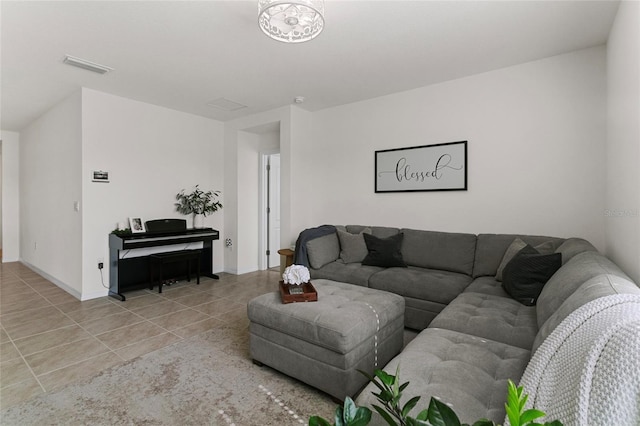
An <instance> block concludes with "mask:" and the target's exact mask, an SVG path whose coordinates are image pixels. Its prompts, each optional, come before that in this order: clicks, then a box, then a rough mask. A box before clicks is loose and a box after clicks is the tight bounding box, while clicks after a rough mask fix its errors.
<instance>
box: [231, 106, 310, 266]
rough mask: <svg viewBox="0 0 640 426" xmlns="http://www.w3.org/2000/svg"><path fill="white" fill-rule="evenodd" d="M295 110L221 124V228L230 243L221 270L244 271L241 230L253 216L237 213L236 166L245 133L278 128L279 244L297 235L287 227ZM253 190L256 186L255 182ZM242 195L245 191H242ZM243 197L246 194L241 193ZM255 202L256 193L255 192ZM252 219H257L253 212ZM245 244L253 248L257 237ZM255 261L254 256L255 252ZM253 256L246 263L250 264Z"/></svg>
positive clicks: (285, 110) (278, 111) (289, 215)
mask: <svg viewBox="0 0 640 426" xmlns="http://www.w3.org/2000/svg"><path fill="white" fill-rule="evenodd" d="M296 110H298V108H296V107H283V108H278V109H274V110H271V111H267V112H265V113H260V114H254V115H251V116H247V117H242V118H239V119H237V120H231V121H228V122H225V126H224V143H225V172H224V187H225V192H226V193H227V194H228V197H227V198H226V202H227V204H226V206H225V208H227V214H226V215H225V224H224V229H225V233H226V237H227V238H230V239H231V240H232V241H233V246H232V247H228V248H226V249H225V271H227V272H229V273H238V272H240V271H244V270H245V266H244V262H246V261H247V258H246V257H245V256H244V254H243V253H245V252H244V249H243V246H244V244H245V243H247V242H246V241H245V240H246V237H245V235H246V234H245V233H243V231H242V228H243V227H244V226H252V224H251V222H252V221H253V217H248V218H245V217H243V216H242V214H244V213H241V212H240V211H239V208H240V206H241V205H242V201H241V200H239V198H240V197H241V196H243V195H242V194H243V190H242V188H241V187H240V186H239V182H240V173H241V169H240V168H239V164H240V163H241V161H242V160H241V159H240V156H239V152H240V151H242V150H243V148H242V147H241V145H242V144H241V141H242V140H243V138H246V134H247V133H251V132H255V131H256V130H255V129H256V128H263V127H264V126H266V127H269V126H277V127H279V128H280V163H281V181H282V187H281V199H280V205H281V228H280V241H282V242H284V241H290V240H291V239H294V240H295V237H296V236H297V232H299V231H298V230H297V229H293V228H292V226H291V223H292V216H291V207H290V206H291V199H292V194H291V169H292V164H291V155H292V154H291V152H292V149H291V146H292V140H291V138H292V133H293V132H292V127H294V126H293V124H292V115H293V114H294V111H296ZM256 188H257V183H256ZM244 192H246V190H245V191H244ZM245 195H246V194H245ZM256 199H257V192H256ZM255 217H258V215H257V212H256V213H255ZM250 238H251V240H250V241H249V242H248V244H250V245H252V246H253V245H254V241H255V242H257V241H258V238H259V236H258V235H257V234H256V235H255V236H251V237H250ZM285 247H286V246H285ZM256 258H257V253H256ZM252 259H253V255H252V257H251V259H249V261H251V262H252V261H253V260H252Z"/></svg>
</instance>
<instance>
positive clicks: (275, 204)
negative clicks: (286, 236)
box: [267, 154, 282, 268]
mask: <svg viewBox="0 0 640 426" xmlns="http://www.w3.org/2000/svg"><path fill="white" fill-rule="evenodd" d="M268 176H269V191H268V195H267V198H268V199H267V205H268V210H267V214H268V223H269V226H268V231H267V232H268V233H269V236H268V241H269V254H270V255H269V256H267V259H268V260H267V262H268V264H267V267H268V268H275V267H278V266H280V255H279V254H278V250H280V249H281V248H282V247H280V154H272V155H270V156H269V171H268Z"/></svg>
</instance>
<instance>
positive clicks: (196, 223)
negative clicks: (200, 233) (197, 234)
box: [193, 213, 204, 229]
mask: <svg viewBox="0 0 640 426" xmlns="http://www.w3.org/2000/svg"><path fill="white" fill-rule="evenodd" d="M193 227H194V228H196V229H198V228H204V216H203V215H201V214H195V213H194V214H193Z"/></svg>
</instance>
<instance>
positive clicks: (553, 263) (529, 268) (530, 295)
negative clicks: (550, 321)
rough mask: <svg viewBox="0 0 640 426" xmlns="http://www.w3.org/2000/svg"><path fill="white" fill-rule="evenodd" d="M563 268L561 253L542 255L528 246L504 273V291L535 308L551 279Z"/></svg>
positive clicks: (506, 267) (515, 257)
mask: <svg viewBox="0 0 640 426" xmlns="http://www.w3.org/2000/svg"><path fill="white" fill-rule="evenodd" d="M561 266H562V255H561V254H560V253H552V254H540V253H539V252H538V250H536V249H535V248H533V247H531V246H530V245H529V244H527V245H526V246H525V247H524V248H523V249H522V250H520V251H519V252H518V254H516V255H515V256H514V257H513V259H511V261H510V262H509V263H508V264H507V266H505V268H504V271H503V272H502V287H503V288H504V290H505V291H506V292H507V293H508V294H509V296H511V297H512V298H514V299H515V300H517V301H518V302H520V303H522V304H523V305H526V306H533V305H535V304H536V301H537V300H538V296H540V292H541V291H542V288H543V287H544V285H545V284H546V283H547V281H549V278H551V276H552V275H553V274H555V272H556V271H557V270H558V269H560V267H561Z"/></svg>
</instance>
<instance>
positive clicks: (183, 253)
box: [149, 249, 202, 293]
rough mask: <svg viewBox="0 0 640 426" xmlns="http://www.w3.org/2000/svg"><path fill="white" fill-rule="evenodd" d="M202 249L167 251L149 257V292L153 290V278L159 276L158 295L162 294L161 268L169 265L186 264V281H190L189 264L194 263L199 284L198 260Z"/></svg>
mask: <svg viewBox="0 0 640 426" xmlns="http://www.w3.org/2000/svg"><path fill="white" fill-rule="evenodd" d="M201 254H202V249H195V250H179V251H169V252H166V253H156V254H152V255H150V256H149V281H150V283H149V290H152V289H153V283H154V277H155V276H159V281H158V293H162V284H163V266H164V265H166V264H169V263H176V262H187V281H191V262H192V261H195V262H196V278H197V284H200V258H201Z"/></svg>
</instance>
